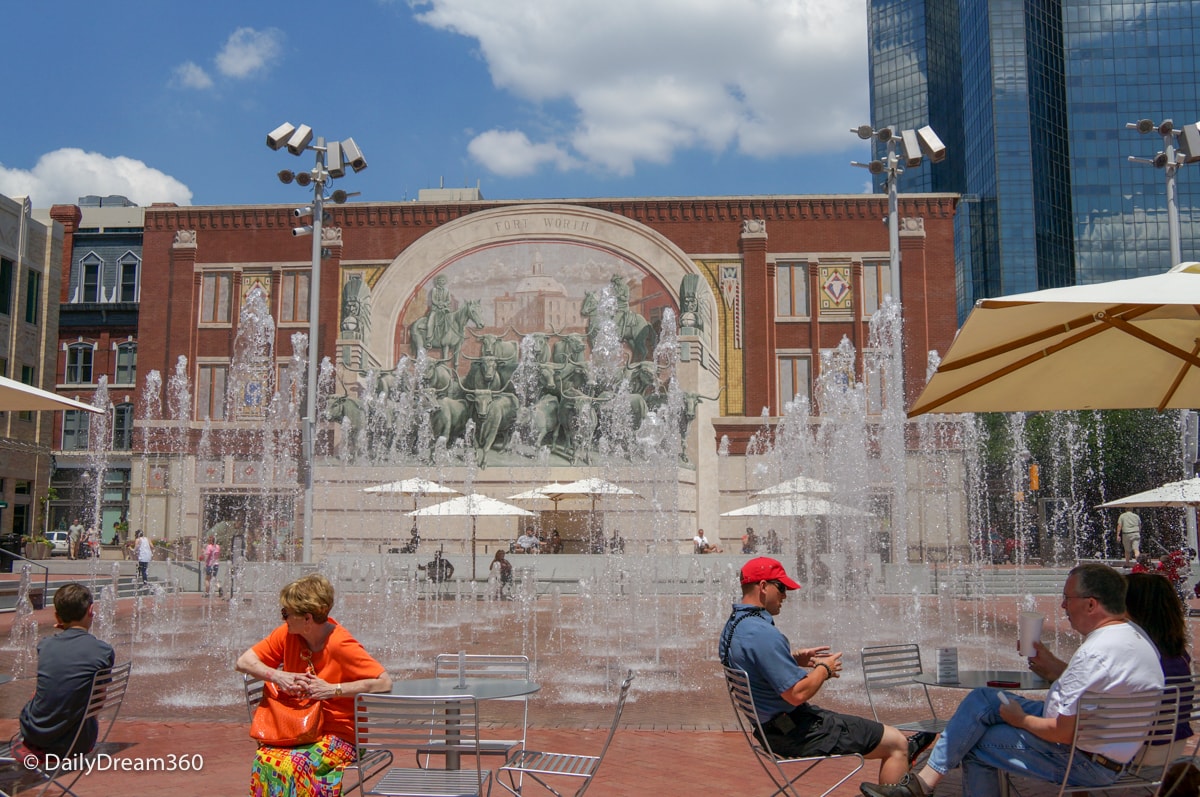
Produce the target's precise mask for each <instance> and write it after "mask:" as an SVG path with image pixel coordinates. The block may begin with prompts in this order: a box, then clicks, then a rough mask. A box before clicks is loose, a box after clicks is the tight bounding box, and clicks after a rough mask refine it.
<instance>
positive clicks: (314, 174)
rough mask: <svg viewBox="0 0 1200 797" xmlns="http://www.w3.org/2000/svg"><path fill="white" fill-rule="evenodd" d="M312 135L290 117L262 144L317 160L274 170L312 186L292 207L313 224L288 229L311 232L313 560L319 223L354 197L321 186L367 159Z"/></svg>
mask: <svg viewBox="0 0 1200 797" xmlns="http://www.w3.org/2000/svg"><path fill="white" fill-rule="evenodd" d="M312 139H313V131H312V128H311V127H309V126H308V125H304V124H302V125H300V126H299V127H296V126H294V125H292V124H291V123H289V122H284V123H283V124H281V125H280V126H279V127H277V128H275V129H274V130H272V131H271V132H270V133H268V134H267V146H268V147H270V148H271V149H273V150H278V149H280V148H282V147H287V150H288V152H290V153H292V154H293V155H301V154H302V153H304V152H306V151H309V150H312V151H313V152H315V153H316V165H315V166H314V167H313V168H312V170H311V171H307V172H299V173H296V172H292V171H290V170H288V169H283V170H282V171H280V172H279V174H278V175H277V176H278V177H279V181H280V182H281V183H283V184H284V185H288V184H290V183H292V182H293V181H295V183H296V185H298V186H300V187H301V188H307V187H308V186H309V185H310V184H311V185H312V187H313V202H312V205H310V206H308V207H304V208H296V210H295V211H294V212H295V214H296V216H297V217H298V218H304V217H305V216H308V215H309V214H311V215H312V223H311V224H304V225H301V226H299V227H295V228H293V229H292V235H295V236H300V235H311V236H312V273H311V275H310V276H309V286H308V385H307V390H306V392H305V400H304V404H305V407H304V421H303V424H302V428H301V432H300V436H301V446H302V448H303V451H302V453H301V459H302V460H303V461H302V462H301V465H300V471H301V473H302V474H303V479H304V521H303V522H304V544H303V549H302V555H301V556H302V559H303V561H304V562H306V563H307V562H311V561H312V532H313V522H312V520H313V462H314V457H315V450H314V441H315V440H316V435H317V371H318V368H319V367H320V353H319V347H318V346H317V335H318V331H319V326H320V323H319V322H320V317H319V316H320V309H321V225H322V224H323V223H324V221H325V201H326V200H327V199H331V200H333V201H334V202H335V203H336V204H339V205H340V204H342V203H343V202H345V201H346V200H347V199H349V198H350V197H351V196H353V194H347V193H346V192H345V191H341V190H337V191H332V192H331V193H330V194H329V196H326V195H325V189H326V188H327V187H328V185H329V184H330V183H331V182H333V180H334V179H336V178H338V177H343V176H344V175H345V174H346V166H349V167H350V168H351V169H353V170H354V171H355V172H361V171H362V170H363V169H365V168H367V161H366V159H365V158H364V157H363V155H362V151H361V150H360V149H359V148H358V145H357V144H355V143H354V139H352V138H347V139H345V140H344V141H334V142H333V143H331V144H328V145H326V143H325V139H324V138H317V142H316V144H313V143H312ZM356 193H357V192H356Z"/></svg>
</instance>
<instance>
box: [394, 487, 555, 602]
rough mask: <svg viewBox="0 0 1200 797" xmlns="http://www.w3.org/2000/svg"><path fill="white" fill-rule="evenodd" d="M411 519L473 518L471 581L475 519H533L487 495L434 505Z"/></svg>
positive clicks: (465, 496)
mask: <svg viewBox="0 0 1200 797" xmlns="http://www.w3.org/2000/svg"><path fill="white" fill-rule="evenodd" d="M408 516H409V517H436V518H447V517H470V518H471V580H472V581H474V580H475V518H479V517H533V513H532V512H528V511H526V510H524V509H522V508H521V507H519V506H513V505H512V504H506V503H504V502H503V501H498V500H496V499H495V498H488V497H487V496H486V495H480V494H478V493H471V494H470V495H460V496H459V497H458V498H451V499H450V500H449V501H442V502H441V503H440V504H433V505H432V506H427V507H425V508H424V509H418V510H415V511H413V512H409V513H408Z"/></svg>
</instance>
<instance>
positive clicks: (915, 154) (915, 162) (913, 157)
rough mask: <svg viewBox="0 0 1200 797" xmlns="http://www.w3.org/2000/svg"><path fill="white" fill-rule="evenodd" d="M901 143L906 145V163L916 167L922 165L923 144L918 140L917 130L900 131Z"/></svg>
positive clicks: (913, 167)
mask: <svg viewBox="0 0 1200 797" xmlns="http://www.w3.org/2000/svg"><path fill="white" fill-rule="evenodd" d="M900 145H901V146H902V147H904V165H905V166H907V167H908V168H910V169H915V168H917V167H918V166H920V165H921V157H922V156H921V144H920V143H919V142H918V141H917V131H916V130H902V131H900Z"/></svg>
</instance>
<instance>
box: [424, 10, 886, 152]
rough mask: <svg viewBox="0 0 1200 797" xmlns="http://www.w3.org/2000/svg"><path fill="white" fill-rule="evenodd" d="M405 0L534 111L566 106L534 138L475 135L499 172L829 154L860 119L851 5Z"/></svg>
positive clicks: (861, 28) (860, 28) (856, 22)
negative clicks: (691, 155)
mask: <svg viewBox="0 0 1200 797" xmlns="http://www.w3.org/2000/svg"><path fill="white" fill-rule="evenodd" d="M410 1H411V2H412V3H413V5H414V6H415V7H417V8H418V10H419V12H420V13H419V15H418V18H419V19H420V20H421V21H422V22H424V23H425V24H427V25H430V26H431V27H434V28H438V29H441V30H447V31H451V32H454V33H458V34H460V35H462V36H466V37H470V38H472V39H475V40H476V41H477V42H478V46H479V53H480V55H481V57H482V58H483V60H484V61H485V62H486V63H487V66H488V69H489V70H490V72H491V76H492V80H493V82H494V83H495V84H496V85H497V86H498V87H500V88H503V89H505V90H507V91H509V92H511V93H512V94H514V95H516V96H518V97H520V98H522V99H524V100H526V101H528V102H529V103H531V104H533V105H536V106H538V107H537V109H536V110H537V111H538V112H539V113H541V114H545V113H548V112H549V110H550V109H549V108H547V106H548V105H550V104H551V103H554V104H559V103H566V104H567V105H568V106H570V107H571V108H572V110H573V116H572V118H570V119H567V120H560V125H561V127H560V129H558V130H553V131H551V132H550V133H549V134H545V135H544V136H543V137H544V138H545V141H544V142H543V143H536V142H534V141H531V140H530V139H529V136H530V135H534V137H535V139H536V138H537V137H538V134H532V133H523V132H521V131H516V130H511V129H510V130H506V131H499V130H491V131H488V132H486V133H483V134H482V135H480V136H479V138H477V139H476V140H475V141H474V142H472V145H471V147H470V152H471V154H472V156H473V157H475V158H476V159H477V160H479V161H480V162H481V163H483V164H484V165H485V166H486V167H488V168H489V169H491V170H492V171H494V172H496V173H498V174H512V173H514V172H513V171H512V170H513V169H514V168H515V166H517V165H519V164H524V166H523V168H527V169H528V168H537V167H538V165H540V164H553V165H554V166H555V167H557V168H560V169H561V168H571V167H580V166H583V167H587V168H592V169H597V170H600V171H603V172H608V173H611V174H619V175H627V174H630V173H632V172H633V171H634V170H635V168H636V166H637V164H638V163H639V162H644V163H666V162H669V161H670V160H671V159H672V157H673V156H674V154H675V153H676V152H677V151H679V150H683V149H704V150H708V151H712V152H723V151H726V150H730V149H733V150H737V151H739V152H741V153H744V154H749V155H758V156H763V157H772V156H779V155H787V154H805V153H820V152H827V151H829V150H830V149H831V148H834V149H844V148H845V147H846V146H848V144H850V143H852V142H848V140H847V139H848V137H849V130H850V128H851V127H854V126H856V125H859V124H862V123H863V122H864V121H866V120H867V119H868V115H869V108H868V98H867V42H866V38H867V37H866V9H865V5H866V4H865V3H862V2H847V0H745V1H744V2H737V3H730V2H728V1H727V0H649V2H647V0H610V1H609V2H607V3H605V4H604V5H603V7H602V8H601V7H600V6H599V5H598V4H597V3H596V2H595V0H510V2H505V3H497V2H495V0H410ZM539 121H540V120H539ZM518 135H519V136H520V138H518ZM549 153H553V154H554V157H550V156H549ZM505 170H507V171H505Z"/></svg>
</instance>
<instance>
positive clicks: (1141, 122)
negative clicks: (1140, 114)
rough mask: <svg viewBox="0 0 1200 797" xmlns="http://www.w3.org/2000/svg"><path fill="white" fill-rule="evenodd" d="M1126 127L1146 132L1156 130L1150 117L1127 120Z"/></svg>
mask: <svg viewBox="0 0 1200 797" xmlns="http://www.w3.org/2000/svg"><path fill="white" fill-rule="evenodd" d="M1125 127H1127V128H1129V129H1130V130H1136V131H1138V132H1139V133H1142V134H1146V133H1149V132H1151V131H1152V130H1154V127H1155V125H1154V122H1151V121H1150V120H1149V119H1138V120H1137V121H1136V122H1127V123H1126V124H1125Z"/></svg>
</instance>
